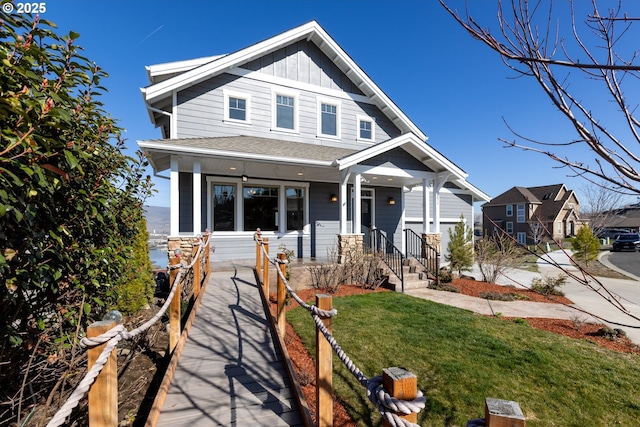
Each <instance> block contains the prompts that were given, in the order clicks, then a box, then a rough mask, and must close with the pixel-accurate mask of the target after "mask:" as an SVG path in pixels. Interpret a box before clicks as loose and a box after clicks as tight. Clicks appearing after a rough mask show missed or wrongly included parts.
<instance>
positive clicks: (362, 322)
mask: <svg viewBox="0 0 640 427" xmlns="http://www.w3.org/2000/svg"><path fill="white" fill-rule="evenodd" d="M333 303H334V307H336V308H337V309H338V315H337V316H336V317H335V318H334V319H333V334H334V336H335V337H336V339H337V341H338V343H339V344H340V345H341V346H342V348H343V349H344V350H345V351H346V353H347V354H348V355H349V357H350V358H351V359H352V360H353V361H354V362H355V363H356V365H357V366H358V367H359V368H360V369H361V370H362V371H363V372H364V374H365V375H367V376H368V377H373V376H375V375H379V374H381V373H382V369H383V368H386V367H391V366H400V367H403V368H405V369H408V370H410V371H411V372H413V373H415V374H416V375H417V377H418V387H419V388H420V389H421V390H422V391H423V392H424V394H425V396H426V398H427V404H426V408H425V409H424V410H423V411H422V412H421V413H420V415H419V417H418V420H419V423H420V425H423V426H464V425H466V422H467V421H468V420H469V419H472V418H482V417H484V400H485V398H486V397H492V398H498V399H505V400H514V401H517V402H518V403H519V404H520V407H521V408H522V410H523V412H524V414H525V416H526V417H527V426H528V427H534V426H545V427H546V426H562V427H569V426H585V425H589V426H635V425H638V420H639V419H640V363H639V362H640V357H638V356H637V355H626V354H620V353H615V352H611V351H608V350H604V349H602V348H601V347H598V346H597V345H595V344H593V343H591V342H588V341H584V340H582V341H580V340H572V339H568V338H565V337H561V336H559V335H556V334H552V333H547V332H544V331H540V330H536V329H534V328H532V327H530V326H529V325H528V324H527V323H523V322H513V321H505V320H499V319H496V318H492V317H487V316H479V315H475V314H473V313H471V312H469V311H466V310H460V309H457V308H453V307H448V306H444V305H441V304H436V303H433V302H430V301H426V300H421V299H417V298H413V297H410V296H407V295H402V294H399V293H391V292H390V293H372V294H366V295H360V296H351V297H346V298H334V300H333ZM287 318H288V320H289V321H290V322H291V323H292V324H293V326H294V328H295V329H296V331H297V332H298V334H299V335H300V337H301V338H302V340H303V342H304V344H305V346H306V347H307V349H308V350H309V352H310V354H311V355H312V356H315V328H314V326H315V325H314V324H313V321H312V320H311V318H310V316H309V315H308V313H307V312H306V311H305V310H303V309H301V308H297V309H295V310H292V311H291V312H289V313H287ZM333 363H334V389H335V391H336V393H337V395H338V396H339V398H340V399H341V400H342V402H343V403H344V405H345V407H346V408H347V410H348V411H349V413H350V414H351V415H352V417H353V418H354V419H355V420H356V421H357V422H358V425H362V426H370V425H378V423H379V416H378V414H377V412H376V411H375V410H374V408H373V406H372V405H371V404H370V403H369V402H368V401H367V398H366V390H365V389H364V388H363V387H362V386H361V385H360V384H358V383H357V382H356V381H355V379H354V378H353V377H352V376H351V374H350V373H349V372H348V371H347V370H346V368H344V366H343V365H342V363H341V362H340V361H339V360H338V359H337V357H336V356H335V355H334V361H333Z"/></svg>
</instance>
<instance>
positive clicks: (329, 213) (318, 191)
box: [309, 182, 340, 259]
mask: <svg viewBox="0 0 640 427" xmlns="http://www.w3.org/2000/svg"><path fill="white" fill-rule="evenodd" d="M339 190H340V189H339V186H338V184H325V183H315V182H312V183H311V185H310V186H309V197H310V200H309V222H310V224H311V236H312V237H311V256H312V257H314V258H316V257H317V258H321V259H324V258H326V257H327V255H328V253H327V250H329V251H331V250H332V248H337V243H338V237H337V236H338V234H340V220H339V219H340V205H339V204H338V203H332V202H331V201H330V198H331V195H332V194H338V192H339Z"/></svg>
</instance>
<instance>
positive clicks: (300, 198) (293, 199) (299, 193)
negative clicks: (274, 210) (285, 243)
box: [285, 188, 305, 231]
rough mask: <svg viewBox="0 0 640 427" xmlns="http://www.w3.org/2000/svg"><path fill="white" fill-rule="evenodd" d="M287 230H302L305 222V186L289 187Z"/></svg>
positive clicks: (287, 194)
mask: <svg viewBox="0 0 640 427" xmlns="http://www.w3.org/2000/svg"><path fill="white" fill-rule="evenodd" d="M285 193H286V197H287V202H286V203H287V231H293V230H302V227H304V222H305V215H304V206H305V199H304V188H287V189H286V190H285Z"/></svg>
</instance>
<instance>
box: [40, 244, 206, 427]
mask: <svg viewBox="0 0 640 427" xmlns="http://www.w3.org/2000/svg"><path fill="white" fill-rule="evenodd" d="M210 240H211V239H210V238H209V234H208V233H206V234H205V235H204V236H200V237H199V242H198V243H194V249H195V248H196V247H197V249H196V251H195V254H194V255H193V256H192V259H191V263H190V264H188V265H185V264H183V263H182V262H181V261H180V257H179V256H178V257H173V258H172V259H171V260H170V264H169V265H168V266H167V268H168V270H169V271H170V277H171V290H170V292H169V295H168V296H167V298H166V301H165V302H164V304H163V305H162V308H161V309H160V310H159V311H158V312H157V313H156V314H155V315H154V316H153V317H152V318H151V319H149V320H148V321H146V322H145V323H144V324H142V325H140V326H139V327H137V328H135V329H132V330H131V331H127V330H126V328H125V327H124V325H122V324H121V323H120V321H121V320H122V315H120V314H119V313H117V312H115V313H117V314H114V312H109V313H108V314H107V316H105V319H103V320H102V321H99V322H95V323H93V324H92V325H90V326H89V328H88V329H87V336H85V337H83V338H82V339H81V340H80V344H81V345H82V346H83V347H86V348H88V349H89V350H88V351H89V366H90V367H89V370H88V371H87V373H86V375H85V376H84V378H83V379H82V380H81V381H80V382H79V383H78V385H77V386H76V388H75V390H74V391H73V392H72V393H71V395H70V396H69V398H67V400H66V402H65V403H64V404H63V405H62V406H61V407H60V409H58V411H57V412H56V414H55V415H54V416H53V418H51V420H49V422H48V423H47V427H58V426H60V425H62V424H63V423H64V422H65V419H66V418H67V417H68V416H69V415H70V414H71V412H72V411H73V409H74V408H75V407H76V406H77V405H78V403H79V402H80V400H81V399H82V398H83V397H84V395H85V394H87V393H89V426H90V427H94V426H103V425H114V426H115V425H117V417H118V407H117V375H115V374H113V373H111V372H110V375H107V376H106V377H107V378H104V381H105V383H102V380H103V378H102V375H103V374H104V370H105V369H107V368H105V366H108V365H109V362H110V359H112V360H115V352H114V350H115V348H116V346H117V345H118V343H119V342H120V341H122V340H129V339H132V338H134V337H136V336H137V335H139V334H141V333H143V332H145V331H146V330H148V329H149V328H150V327H151V326H152V325H153V324H155V323H156V322H158V321H159V320H160V319H161V318H162V316H164V314H165V313H166V312H167V310H170V316H169V319H170V320H169V322H170V344H169V350H170V351H173V349H174V348H175V342H177V339H174V338H173V336H174V335H175V333H172V332H175V331H178V333H177V335H178V336H179V334H180V332H179V330H180V321H181V316H180V284H181V282H182V281H183V278H184V276H185V275H186V274H187V272H189V273H190V274H192V275H193V282H192V284H193V296H194V297H196V296H197V294H198V293H199V289H200V283H201V280H202V277H201V268H202V266H204V269H205V275H204V276H205V277H206V274H207V273H208V271H209V253H210V250H209V248H210ZM176 252H178V251H176ZM176 293H177V294H178V296H179V297H178V298H175V299H174V296H175V295H176ZM176 307H177V309H176ZM96 330H99V331H100V333H99V334H98V335H97V336H91V335H92V333H95V331H96ZM103 331H104V332H103ZM114 363H115V362H114ZM94 388H99V389H100V391H101V393H97V395H96V396H94V395H93V394H92V392H91V390H93V389H94ZM105 390H106V391H105ZM105 394H107V395H106V396H105ZM113 394H115V397H114V396H113ZM114 406H115V408H114Z"/></svg>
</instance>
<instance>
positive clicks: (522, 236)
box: [518, 231, 527, 245]
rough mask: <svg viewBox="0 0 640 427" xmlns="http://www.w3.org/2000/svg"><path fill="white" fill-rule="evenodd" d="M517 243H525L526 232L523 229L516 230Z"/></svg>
mask: <svg viewBox="0 0 640 427" xmlns="http://www.w3.org/2000/svg"><path fill="white" fill-rule="evenodd" d="M518 243H520V244H521V245H526V244H527V233H525V232H523V231H519V232H518Z"/></svg>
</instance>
